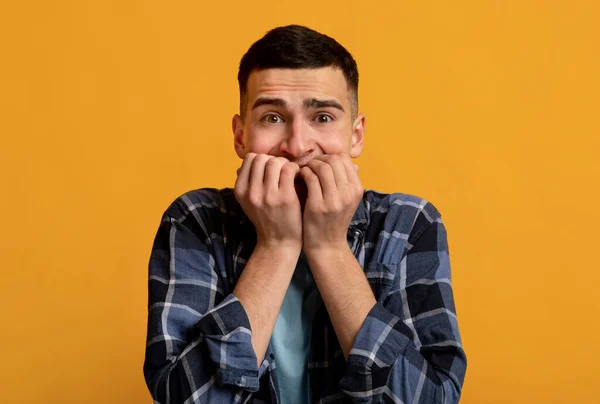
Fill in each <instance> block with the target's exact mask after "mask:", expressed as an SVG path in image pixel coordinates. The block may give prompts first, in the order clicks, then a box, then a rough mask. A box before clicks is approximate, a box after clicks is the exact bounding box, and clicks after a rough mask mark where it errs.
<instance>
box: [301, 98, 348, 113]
mask: <svg viewBox="0 0 600 404" xmlns="http://www.w3.org/2000/svg"><path fill="white" fill-rule="evenodd" d="M304 108H306V109H318V108H336V109H339V110H340V111H342V112H345V111H344V107H342V104H340V103H339V102H337V101H336V100H318V99H316V98H308V99H306V100H304Z"/></svg>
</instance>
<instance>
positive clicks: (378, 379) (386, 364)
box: [339, 302, 412, 395]
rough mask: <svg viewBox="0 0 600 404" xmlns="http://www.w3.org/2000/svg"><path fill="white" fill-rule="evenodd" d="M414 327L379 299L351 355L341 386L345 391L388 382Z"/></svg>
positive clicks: (356, 339) (359, 389) (354, 390)
mask: <svg viewBox="0 0 600 404" xmlns="http://www.w3.org/2000/svg"><path fill="white" fill-rule="evenodd" d="M411 338H412V331H411V330H410V328H408V327H407V326H406V324H404V323H403V322H402V320H401V319H400V317H398V316H396V315H394V314H392V313H391V312H390V311H388V310H387V309H386V308H384V307H383V305H382V304H381V303H380V302H377V303H376V304H375V305H374V306H373V308H372V309H371V311H370V312H369V314H368V315H367V317H366V319H365V321H364V323H363V325H362V326H361V328H360V330H359V331H358V334H357V336H356V338H355V340H354V344H353V345H352V349H351V350H350V354H349V355H348V360H347V363H346V370H345V373H344V376H343V377H342V379H341V380H340V383H339V387H340V389H341V390H342V391H344V392H346V393H350V395H352V394H351V393H352V392H358V391H363V390H364V388H365V386H367V385H370V386H372V388H376V387H381V386H385V385H386V383H387V379H388V376H389V373H390V371H391V369H392V366H393V365H394V363H395V362H396V360H397V359H398V358H399V357H400V356H402V355H404V353H405V352H406V349H407V347H408V344H409V343H410V341H411Z"/></svg>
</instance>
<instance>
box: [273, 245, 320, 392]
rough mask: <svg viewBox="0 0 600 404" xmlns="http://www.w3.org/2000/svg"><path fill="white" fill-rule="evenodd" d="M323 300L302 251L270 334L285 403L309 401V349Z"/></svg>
mask: <svg viewBox="0 0 600 404" xmlns="http://www.w3.org/2000/svg"><path fill="white" fill-rule="evenodd" d="M322 302H323V301H322V300H321V295H320V294H319V289H317V286H316V284H315V281H314V279H313V277H312V274H311V272H310V268H309V266H308V261H307V259H306V256H305V255H304V252H302V253H301V254H300V258H299V259H298V263H297V264H296V269H295V271H294V275H293V276H292V280H291V282H290V286H289V287H288V289H287V292H286V293H285V297H284V299H283V303H282V305H281V310H280V311H279V316H278V317H277V321H276V322H275V328H274V330H273V334H272V336H271V344H272V348H273V351H274V354H275V363H276V366H277V370H276V372H277V380H278V382H279V392H280V395H281V402H282V403H310V384H309V380H308V366H307V363H308V353H309V351H310V340H311V333H312V322H313V319H314V317H315V313H316V311H317V309H318V308H319V306H320V305H321V304H322Z"/></svg>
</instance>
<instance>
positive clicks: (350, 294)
mask: <svg viewBox="0 0 600 404" xmlns="http://www.w3.org/2000/svg"><path fill="white" fill-rule="evenodd" d="M305 252H306V251H305ZM306 256H307V258H308V262H309V265H310V268H311V271H312V274H313V277H314V278H315V282H316V283H317V287H318V288H319V291H320V292H321V296H322V298H323V301H324V302H325V306H326V307H327V312H328V313H329V317H330V318H331V322H332V324H333V327H334V328H335V332H336V334H337V337H338V340H339V342H340V345H341V347H342V352H343V353H344V356H345V357H346V359H347V358H348V355H349V353H350V349H352V345H353V344H354V339H355V338H356V335H357V334H358V331H359V330H360V328H361V326H362V324H363V323H364V321H365V318H366V317H367V314H369V311H371V309H372V308H373V306H374V305H375V303H377V301H376V300H375V296H374V295H373V291H372V290H371V287H370V285H369V282H368V281H367V278H366V277H365V274H364V272H363V270H362V268H361V266H360V264H359V263H358V261H356V258H355V257H354V255H353V254H352V251H350V249H349V248H340V249H336V250H321V251H315V252H306Z"/></svg>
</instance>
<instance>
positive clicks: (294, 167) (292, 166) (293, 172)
mask: <svg viewBox="0 0 600 404" xmlns="http://www.w3.org/2000/svg"><path fill="white" fill-rule="evenodd" d="M299 173H300V166H299V165H298V164H296V163H292V162H287V163H285V164H284V165H283V167H281V174H280V175H279V189H288V190H289V189H293V188H294V180H295V179H296V176H297V175H298V174H299Z"/></svg>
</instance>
